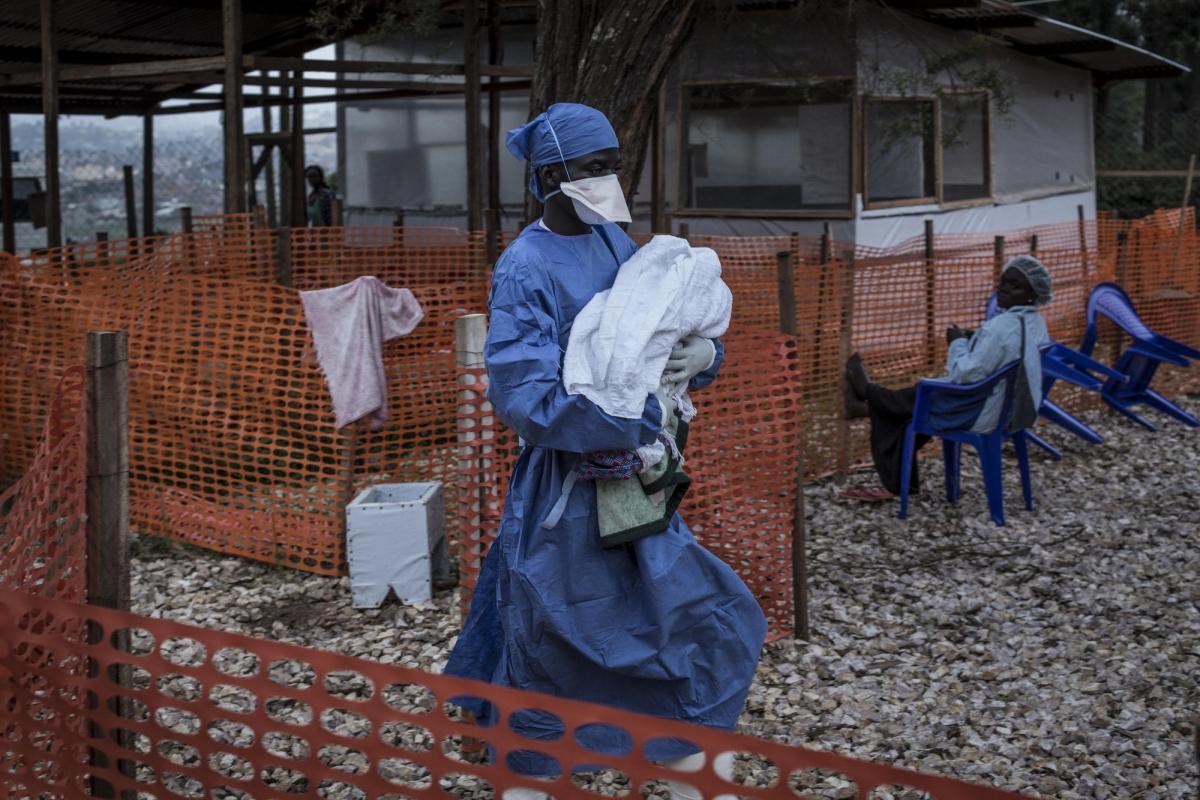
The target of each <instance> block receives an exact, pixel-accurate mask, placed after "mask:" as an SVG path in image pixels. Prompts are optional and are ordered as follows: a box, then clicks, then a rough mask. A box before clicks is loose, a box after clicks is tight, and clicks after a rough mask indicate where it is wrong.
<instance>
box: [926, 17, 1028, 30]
mask: <svg viewBox="0 0 1200 800" xmlns="http://www.w3.org/2000/svg"><path fill="white" fill-rule="evenodd" d="M929 21H930V22H934V23H937V24H938V25H942V26H944V27H947V28H953V29H954V30H958V31H974V30H981V31H987V30H993V29H996V28H1032V27H1034V26H1035V25H1037V19H1035V18H1034V17H1029V16H1026V15H1024V14H988V15H986V16H980V17H939V16H932V17H929Z"/></svg>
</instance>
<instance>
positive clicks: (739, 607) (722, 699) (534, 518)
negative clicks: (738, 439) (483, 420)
mask: <svg viewBox="0 0 1200 800" xmlns="http://www.w3.org/2000/svg"><path fill="white" fill-rule="evenodd" d="M636 249H637V247H636V245H635V244H634V243H633V242H632V241H631V240H630V239H629V237H628V236H626V235H625V233H624V232H623V231H622V230H621V229H620V228H619V227H617V226H616V225H605V226H598V227H596V228H594V229H593V231H592V233H590V234H585V235H582V236H560V235H558V234H555V233H552V232H550V231H547V230H545V229H543V228H541V227H540V226H539V225H537V224H536V223H535V224H534V225H531V226H529V227H528V228H526V229H525V230H524V231H523V232H522V233H521V235H520V236H519V237H518V238H517V240H516V241H515V242H513V244H512V245H511V246H509V248H508V249H507V250H505V252H504V254H503V255H502V256H501V257H500V260H499V261H498V262H497V263H496V268H495V273H494V275H493V285H492V293H491V298H490V300H489V308H490V315H491V318H490V327H489V329H488V337H487V343H486V345H485V353H484V357H485V361H486V363H487V371H488V381H489V387H488V399H489V400H491V402H492V403H493V405H494V406H495V408H496V411H497V413H498V414H499V416H500V419H501V420H503V421H504V423H505V424H507V425H509V426H510V427H511V428H513V429H514V430H515V431H516V432H517V433H518V434H519V435H520V436H521V437H522V439H523V440H524V442H525V446H524V447H523V448H522V451H521V455H520V458H519V459H518V460H517V463H516V466H515V468H514V470H513V474H512V479H511V482H510V484H509V488H508V496H507V500H506V503H505V508H504V516H503V519H502V521H501V523H500V529H499V532H498V535H497V537H496V540H495V542H494V543H493V545H492V547H491V550H490V551H489V552H488V555H487V557H486V559H485V561H484V564H483V568H482V570H481V573H480V576H479V581H478V584H477V586H476V590H475V594H474V598H473V601H472V604H471V610H470V613H469V614H468V617H467V622H466V625H465V626H464V628H463V631H462V634H461V635H460V636H459V639H458V643H457V644H456V646H455V648H454V650H453V652H452V653H451V655H450V659H449V661H448V663H447V665H446V669H445V672H446V673H447V674H451V675H459V676H463V677H468V678H476V679H479V680H486V681H491V682H493V683H497V684H501V685H506V686H514V687H518V688H521V689H528V690H532V691H537V692H544V693H547V694H552V695H559V696H563V697H570V698H573V699H578V700H587V701H592V702H598V703H604V704H607V705H611V706H616V707H619V708H625V709H629V710H633V711H640V712H644V713H649V714H655V715H658V716H661V717H668V718H671V719H678V720H684V721H687V722H693V723H698V724H701V725H708V726H711V727H716V728H725V729H730V728H732V727H733V726H734V724H735V723H736V721H737V718H738V715H739V714H740V713H741V709H742V704H743V702H744V701H745V698H746V693H747V692H748V690H749V688H750V682H751V680H752V679H753V677H754V670H755V666H756V664H757V661H758V656H759V653H760V651H761V649H762V644H763V640H764V638H765V635H766V620H765V618H764V616H763V612H762V609H761V608H760V607H759V605H758V602H757V601H756V600H755V599H754V597H753V596H752V595H751V594H750V592H749V590H748V589H747V588H746V586H745V584H743V583H742V581H741V580H740V579H739V578H738V577H737V575H735V574H734V572H733V570H731V569H730V568H729V567H728V566H727V565H726V564H725V563H724V562H722V561H721V560H720V559H718V558H717V557H716V556H714V555H712V554H711V553H709V552H708V551H707V550H705V549H704V548H703V547H701V546H700V545H699V544H697V543H696V540H695V539H694V538H693V536H692V533H691V531H690V530H688V528H687V526H686V525H685V524H684V523H683V520H682V519H680V517H679V516H678V515H676V516H675V518H674V519H673V520H672V521H671V524H670V527H669V528H668V530H667V531H665V532H664V533H661V534H656V535H653V536H649V537H646V538H643V539H640V540H638V541H636V542H633V543H632V544H630V545H627V546H625V547H621V548H615V549H612V550H604V549H601V547H600V542H599V531H598V525H597V516H596V494H595V488H594V486H593V484H592V483H591V482H589V481H580V482H579V483H578V484H577V485H576V486H575V489H574V491H573V492H572V494H571V498H570V502H569V503H568V505H567V508H566V511H565V513H564V514H563V516H562V519H561V521H560V522H559V523H558V525H556V526H555V527H554V528H553V529H552V530H544V529H542V528H541V527H540V523H541V522H542V520H544V519H545V518H546V515H547V514H548V513H549V512H550V509H551V507H552V506H553V505H554V503H555V501H556V500H557V499H558V497H559V495H560V493H561V490H562V485H563V480H564V479H565V478H566V476H567V474H568V473H569V472H570V471H571V469H572V467H574V466H575V464H576V463H578V461H579V454H581V453H587V452H593V451H597V450H612V449H632V448H636V447H638V446H639V445H643V444H649V443H650V442H652V441H653V440H654V437H655V434H656V432H657V431H658V430H659V428H660V423H661V414H662V412H661V409H660V407H659V404H658V401H657V400H656V399H654V398H653V397H649V398H648V399H647V402H646V408H645V412H644V414H643V415H642V418H641V419H640V420H629V419H618V418H614V417H611V416H609V415H608V414H606V413H604V412H603V411H601V410H600V409H599V407H597V406H596V405H594V404H593V403H592V402H591V401H589V400H588V399H586V398H585V397H583V396H582V395H568V394H567V393H566V389H565V387H564V386H563V382H562V379H561V368H562V358H563V353H564V352H565V350H566V346H567V340H568V338H569V336H570V333H571V323H572V322H573V321H574V319H575V316H576V315H577V314H578V313H579V312H580V310H582V309H583V307H584V306H585V305H586V304H587V302H588V301H589V300H591V299H592V297H593V296H594V295H595V294H596V293H597V292H601V291H604V290H606V289H609V288H611V287H612V285H613V282H614V281H615V279H616V275H617V269H618V267H619V266H620V264H621V263H623V262H624V261H626V260H627V259H628V258H629V257H630V256H631V255H632V254H633V253H634V251H635V250H636ZM717 349H718V358H717V361H716V362H715V363H714V365H713V367H712V368H711V369H710V370H708V371H707V372H706V373H702V374H701V375H698V376H696V378H695V379H693V382H692V388H694V389H699V388H703V387H704V386H707V385H708V384H709V383H711V382H712V381H713V380H714V379H715V378H716V372H717V370H718V369H719V367H720V364H721V361H722V359H723V357H724V349H723V348H722V347H720V346H719V343H718V348H717ZM697 424H703V418H701V419H699V420H698V421H697ZM685 505H686V504H685ZM477 710H481V709H477ZM483 711H484V716H485V717H486V710H483ZM510 723H515V724H514V728H515V729H516V730H517V731H518V732H520V733H522V734H524V735H526V736H529V737H531V738H558V736H560V735H561V733H562V730H561V727H560V726H559V725H558V724H557V722H556V720H555V718H553V717H551V716H550V715H539V714H537V713H533V714H530V713H525V714H523V715H521V717H520V718H519V719H517V720H510ZM582 738H586V739H588V741H586V742H583V743H584V744H585V745H586V746H589V747H591V748H592V749H594V750H597V751H599V752H622V751H624V750H627V748H628V742H627V741H626V738H625V737H624V736H623V735H622V734H621V733H620V732H619V731H616V730H614V729H612V728H605V727H603V726H593V728H590V729H589V731H588V735H587V736H586V737H582ZM692 752H695V747H693V746H691V745H688V744H687V743H684V742H679V741H676V740H665V739H664V740H658V741H656V742H654V743H653V744H652V745H651V746H650V747H648V748H647V752H646V756H647V757H649V758H651V759H654V760H656V761H657V760H666V759H671V758H678V757H681V756H684V755H687V754H689V753H692ZM548 762H549V759H548V758H541V757H538V756H537V755H536V754H532V753H529V754H521V753H518V754H510V757H509V764H510V766H511V767H512V768H513V769H516V770H519V771H521V772H524V773H526V774H546V773H550V772H555V771H556V770H555V769H554V767H553V766H551V765H548ZM550 763H552V762H550Z"/></svg>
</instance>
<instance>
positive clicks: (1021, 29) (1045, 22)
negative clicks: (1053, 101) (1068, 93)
mask: <svg viewBox="0 0 1200 800" xmlns="http://www.w3.org/2000/svg"><path fill="white" fill-rule="evenodd" d="M893 5H896V6H897V7H900V8H903V9H904V10H906V11H908V12H909V13H911V14H914V15H915V16H918V17H921V18H922V19H925V20H928V21H929V22H933V23H936V24H939V25H944V26H947V27H951V28H955V29H957V30H975V31H978V32H980V33H984V34H987V35H989V36H992V37H994V38H996V39H999V40H1001V41H1003V42H1005V43H1007V44H1008V45H1009V46H1011V47H1013V48H1014V49H1017V50H1020V51H1022V52H1026V53H1029V54H1031V55H1035V56H1039V57H1041V58H1048V59H1050V60H1052V61H1056V62H1058V63H1060V64H1065V65H1068V66H1072V67H1077V68H1079V69H1086V70H1089V71H1091V72H1093V73H1095V76H1096V80H1098V81H1111V80H1123V79H1128V78H1173V77H1177V76H1179V75H1183V74H1185V73H1187V72H1190V71H1191V70H1190V69H1189V68H1188V67H1187V66H1185V65H1183V64H1180V63H1178V62H1176V61H1172V60H1171V59H1169V58H1166V57H1165V56H1161V55H1158V54H1157V53H1152V52H1150V51H1149V50H1146V49H1144V48H1141V47H1138V46H1137V45H1133V44H1129V43H1128V42H1123V41H1120V40H1119V39H1114V38H1112V37H1111V36H1105V35H1104V34H1101V33H1096V32H1094V31H1089V30H1087V29H1085V28H1080V27H1078V26H1075V25H1071V24H1069V23H1066V22H1062V21H1060V20H1056V19H1052V18H1050V17H1047V16H1045V15H1043V14H1040V13H1038V12H1036V11H1034V10H1033V9H1032V8H1025V7H1024V6H1021V5H1018V4H1015V3H1012V2H1008V0H962V2H961V3H959V4H957V5H951V4H950V3H949V2H947V3H945V4H944V5H943V6H942V7H936V8H934V7H924V8H921V7H918V6H919V5H921V4H917V3H912V2H900V1H898V2H895V3H893Z"/></svg>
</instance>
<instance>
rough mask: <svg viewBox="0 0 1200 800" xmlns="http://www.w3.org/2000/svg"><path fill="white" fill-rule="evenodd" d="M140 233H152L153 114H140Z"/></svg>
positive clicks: (148, 234)
mask: <svg viewBox="0 0 1200 800" xmlns="http://www.w3.org/2000/svg"><path fill="white" fill-rule="evenodd" d="M142 235H143V236H153V235H154V115H153V114H152V113H150V112H149V111H147V112H146V113H145V114H143V115H142Z"/></svg>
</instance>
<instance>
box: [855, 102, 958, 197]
mask: <svg viewBox="0 0 1200 800" xmlns="http://www.w3.org/2000/svg"><path fill="white" fill-rule="evenodd" d="M860 100H861V102H860V106H861V109H860V111H859V116H860V117H861V118H862V125H861V126H860V130H861V131H862V141H861V142H860V145H861V147H860V148H859V160H860V162H861V164H862V181H861V183H860V186H861V189H862V199H863V210H864V211H876V210H885V209H890V208H908V207H910V206H929V205H937V206H941V205H942V104H941V98H940V96H939V95H909V96H907V97H903V96H896V95H875V94H864V95H862V97H861V98H860ZM871 103H929V104H930V106H931V108H932V111H933V194H932V195H926V196H924V197H912V198H906V199H904V200H875V201H872V200H871V193H870V190H869V187H870V185H871V159H870V155H871V137H870V134H869V132H868V131H869V129H870V125H869V124H868V116H867V115H868V106H869V105H870V104H871Z"/></svg>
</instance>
